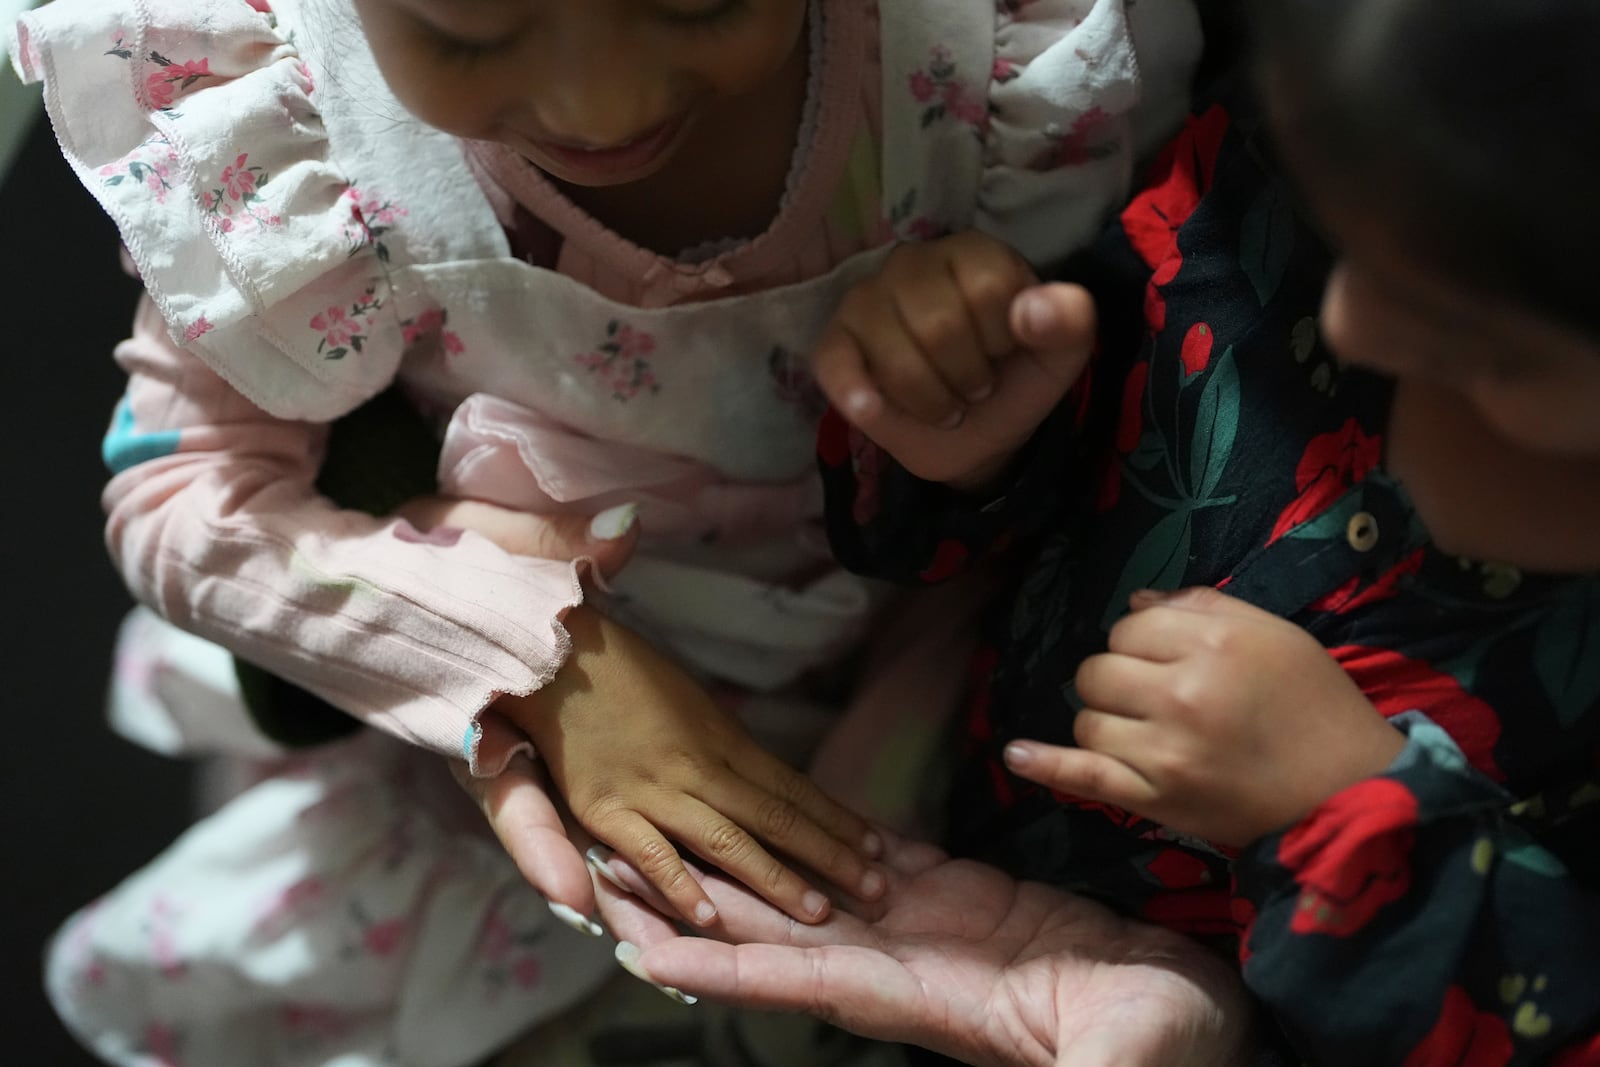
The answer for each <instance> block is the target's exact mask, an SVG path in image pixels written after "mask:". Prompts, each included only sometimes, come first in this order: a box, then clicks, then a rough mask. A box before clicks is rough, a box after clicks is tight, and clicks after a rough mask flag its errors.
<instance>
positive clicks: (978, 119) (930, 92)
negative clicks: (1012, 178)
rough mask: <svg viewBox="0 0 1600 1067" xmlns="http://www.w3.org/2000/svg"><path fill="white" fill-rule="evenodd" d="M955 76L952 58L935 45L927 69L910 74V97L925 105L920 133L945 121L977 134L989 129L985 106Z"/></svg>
mask: <svg viewBox="0 0 1600 1067" xmlns="http://www.w3.org/2000/svg"><path fill="white" fill-rule="evenodd" d="M957 74H958V72H957V70H956V63H955V57H954V56H953V55H951V53H950V50H949V49H948V48H946V47H944V46H943V45H935V46H934V47H933V49H932V50H931V51H930V52H929V54H928V65H927V67H925V68H924V69H921V70H915V71H912V72H911V74H910V76H909V78H908V79H907V83H908V86H909V88H910V90H911V96H912V98H913V99H915V100H916V101H917V103H919V104H924V105H926V106H925V107H924V108H923V111H922V128H923V129H927V128H928V127H930V126H932V125H934V124H935V123H938V122H940V121H942V120H944V119H946V118H951V119H954V120H956V121H957V122H959V123H961V124H963V125H965V126H969V127H971V128H972V129H973V130H974V131H975V132H978V133H982V132H983V131H984V130H986V129H988V126H989V106H988V103H987V102H986V101H985V100H984V99H983V98H981V97H979V96H976V95H974V94H973V92H972V90H971V88H970V87H969V86H968V85H967V83H966V82H965V81H963V80H962V79H961V78H959V77H958V76H957Z"/></svg>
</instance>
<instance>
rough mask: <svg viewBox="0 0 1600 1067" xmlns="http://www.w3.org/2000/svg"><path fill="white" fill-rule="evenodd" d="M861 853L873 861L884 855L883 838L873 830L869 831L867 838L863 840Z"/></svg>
mask: <svg viewBox="0 0 1600 1067" xmlns="http://www.w3.org/2000/svg"><path fill="white" fill-rule="evenodd" d="M861 851H862V852H865V853H866V854H867V855H868V856H870V857H871V858H873V859H877V858H878V857H879V856H881V855H883V838H881V837H879V836H878V834H877V833H876V832H874V831H872V830H868V831H867V836H866V837H863V838H862V839H861Z"/></svg>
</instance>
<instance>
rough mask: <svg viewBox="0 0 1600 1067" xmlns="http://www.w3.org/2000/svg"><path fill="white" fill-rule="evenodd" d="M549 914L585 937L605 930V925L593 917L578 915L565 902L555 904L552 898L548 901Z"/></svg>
mask: <svg viewBox="0 0 1600 1067" xmlns="http://www.w3.org/2000/svg"><path fill="white" fill-rule="evenodd" d="M550 914H551V915H554V916H555V917H556V918H557V919H560V920H561V921H562V922H563V923H564V924H566V925H567V926H570V927H572V929H574V930H576V931H578V933H580V934H583V935H584V936H585V937H599V936H600V935H602V934H604V933H605V932H606V931H605V927H603V926H601V925H600V924H599V923H597V922H595V921H594V920H593V919H590V918H587V917H586V916H583V915H580V914H579V913H578V912H577V911H576V910H574V909H572V908H569V907H567V906H566V905H565V904H557V903H556V902H555V901H553V900H552V901H551V902H550Z"/></svg>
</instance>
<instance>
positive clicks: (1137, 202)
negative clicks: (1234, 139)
mask: <svg viewBox="0 0 1600 1067" xmlns="http://www.w3.org/2000/svg"><path fill="white" fill-rule="evenodd" d="M1231 125H1232V120H1231V119H1230V118H1229V117H1228V113H1227V112H1226V111H1224V110H1222V108H1220V107H1213V108H1211V109H1210V110H1209V111H1207V112H1206V113H1205V114H1203V115H1200V116H1199V117H1192V116H1191V117H1190V119H1189V121H1188V122H1187V123H1186V124H1185V125H1184V128H1183V131H1182V132H1181V133H1179V134H1178V136H1177V137H1176V138H1175V139H1174V140H1173V141H1172V143H1171V144H1169V145H1168V146H1167V148H1166V150H1165V151H1163V152H1162V153H1161V155H1160V157H1159V158H1158V159H1157V160H1156V162H1155V165H1154V166H1153V167H1152V168H1151V170H1150V173H1151V175H1152V178H1151V181H1150V184H1149V185H1147V186H1146V187H1145V189H1144V191H1143V192H1141V193H1140V194H1139V195H1138V196H1136V197H1134V198H1133V200H1132V201H1131V202H1130V203H1129V204H1128V206H1127V208H1125V209H1124V210H1123V212H1122V227H1123V229H1124V231H1126V232H1127V235H1128V241H1129V242H1130V243H1131V244H1132V245H1133V247H1134V250H1135V251H1137V252H1138V253H1139V255H1140V257H1141V258H1143V259H1144V261H1145V263H1146V264H1147V265H1149V266H1150V267H1151V268H1155V267H1158V266H1160V265H1161V263H1162V261H1163V260H1165V259H1166V258H1167V257H1168V256H1170V255H1171V254H1172V253H1173V252H1174V251H1176V249H1177V244H1178V230H1179V228H1180V227H1182V226H1183V224H1184V223H1185V222H1187V221H1188V219H1189V216H1190V215H1192V214H1194V209H1195V208H1196V207H1198V206H1199V205H1200V199H1201V197H1203V196H1204V195H1205V194H1206V191H1207V190H1209V189H1210V188H1211V181H1212V175H1213V174H1214V172H1215V171H1216V166H1217V154H1218V153H1219V152H1220V151H1221V150H1222V142H1223V139H1224V138H1225V137H1226V136H1227V133H1228V129H1229V127H1230V126H1231Z"/></svg>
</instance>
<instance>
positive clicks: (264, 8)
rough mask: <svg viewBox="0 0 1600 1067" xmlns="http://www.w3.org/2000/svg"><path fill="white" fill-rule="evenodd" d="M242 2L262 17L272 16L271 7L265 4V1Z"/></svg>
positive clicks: (245, 0) (249, 0)
mask: <svg viewBox="0 0 1600 1067" xmlns="http://www.w3.org/2000/svg"><path fill="white" fill-rule="evenodd" d="M244 2H245V3H247V4H249V5H250V6H251V7H252V8H254V9H255V10H257V11H259V12H261V13H262V14H263V15H270V14H272V5H271V4H269V3H267V0H244Z"/></svg>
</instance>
